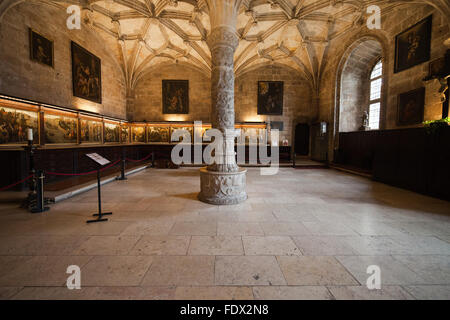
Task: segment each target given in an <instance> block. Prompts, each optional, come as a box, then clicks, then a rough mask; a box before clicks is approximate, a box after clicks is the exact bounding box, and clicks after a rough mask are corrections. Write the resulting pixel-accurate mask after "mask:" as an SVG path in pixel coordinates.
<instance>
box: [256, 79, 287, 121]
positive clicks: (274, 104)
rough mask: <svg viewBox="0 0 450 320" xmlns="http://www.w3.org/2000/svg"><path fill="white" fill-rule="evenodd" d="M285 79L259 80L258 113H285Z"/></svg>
mask: <svg viewBox="0 0 450 320" xmlns="http://www.w3.org/2000/svg"><path fill="white" fill-rule="evenodd" d="M283 84H284V83H283V81H258V114H263V115H281V114H283Z"/></svg>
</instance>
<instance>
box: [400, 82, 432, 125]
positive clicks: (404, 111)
mask: <svg viewBox="0 0 450 320" xmlns="http://www.w3.org/2000/svg"><path fill="white" fill-rule="evenodd" d="M397 99H398V110H397V112H398V115H397V123H398V125H411V124H418V123H422V121H423V108H424V104H425V88H424V87H422V88H418V89H415V90H411V91H408V92H405V93H402V94H400V95H399V96H398V98H397Z"/></svg>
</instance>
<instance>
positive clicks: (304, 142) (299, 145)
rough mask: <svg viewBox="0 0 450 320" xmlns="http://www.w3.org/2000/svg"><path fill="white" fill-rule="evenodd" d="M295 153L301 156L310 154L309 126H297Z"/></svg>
mask: <svg viewBox="0 0 450 320" xmlns="http://www.w3.org/2000/svg"><path fill="white" fill-rule="evenodd" d="M295 153H296V154H297V155H299V156H307V155H308V154H309V125H308V124H307V123H299V124H297V125H296V126H295Z"/></svg>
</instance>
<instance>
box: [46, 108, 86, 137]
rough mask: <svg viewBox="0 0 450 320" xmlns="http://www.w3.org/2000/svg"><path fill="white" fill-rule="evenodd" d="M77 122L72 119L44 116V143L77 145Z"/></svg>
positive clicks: (59, 116)
mask: <svg viewBox="0 0 450 320" xmlns="http://www.w3.org/2000/svg"><path fill="white" fill-rule="evenodd" d="M77 122H78V119H77V118H74V117H66V116H64V115H55V114H48V113H46V114H44V131H45V143H77Z"/></svg>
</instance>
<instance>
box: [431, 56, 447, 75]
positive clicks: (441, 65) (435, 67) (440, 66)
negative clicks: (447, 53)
mask: <svg viewBox="0 0 450 320" xmlns="http://www.w3.org/2000/svg"><path fill="white" fill-rule="evenodd" d="M445 69H446V67H445V58H444V57H442V58H439V59H435V60H433V61H431V62H430V65H429V73H428V76H429V77H439V76H445V72H446V71H447V70H445Z"/></svg>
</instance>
